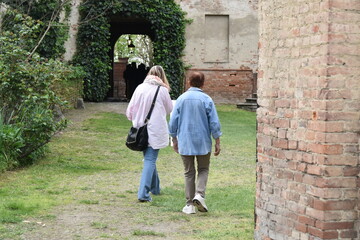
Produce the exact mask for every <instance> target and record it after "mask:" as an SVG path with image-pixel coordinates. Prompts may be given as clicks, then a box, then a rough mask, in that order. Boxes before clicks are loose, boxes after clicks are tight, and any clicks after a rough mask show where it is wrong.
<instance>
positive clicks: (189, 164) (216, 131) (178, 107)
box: [169, 72, 222, 214]
mask: <svg viewBox="0 0 360 240" xmlns="http://www.w3.org/2000/svg"><path fill="white" fill-rule="evenodd" d="M204 81H205V77H204V74H203V73H201V72H193V73H192V74H191V75H190V77H189V82H190V88H189V89H188V90H187V91H186V92H185V93H183V94H182V95H181V96H180V97H179V98H178V99H177V100H176V104H175V107H174V109H173V112H172V114H171V117H170V122H169V133H170V135H171V137H172V138H173V148H174V150H175V152H177V153H179V154H180V155H181V158H182V160H183V163H184V175H185V196H186V206H185V207H184V208H183V210H182V211H183V212H184V213H186V214H193V213H196V211H195V206H196V207H197V209H198V211H200V212H207V211H208V208H207V206H206V204H205V190H206V184H207V180H208V174H209V166H210V155H211V146H212V140H211V137H213V138H214V139H215V152H214V155H215V156H217V155H219V153H220V136H221V135H222V132H221V130H220V128H221V126H220V122H219V118H218V115H217V111H216V108H215V104H214V102H213V100H212V99H211V98H210V97H209V96H208V95H207V94H205V93H204V92H203V91H202V89H201V88H202V87H203V86H204ZM195 159H196V161H197V173H198V174H197V183H195V178H196V169H195Z"/></svg>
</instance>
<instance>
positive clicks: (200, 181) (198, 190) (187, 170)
mask: <svg viewBox="0 0 360 240" xmlns="http://www.w3.org/2000/svg"><path fill="white" fill-rule="evenodd" d="M210 155H211V153H208V154H206V155H197V156H185V155H181V158H182V160H183V163H184V176H185V197H186V204H187V205H194V204H193V202H192V200H193V198H194V197H195V194H200V195H201V196H202V197H203V198H205V190H206V184H207V180H208V175H209V166H210ZM195 158H196V161H197V172H198V175H197V184H196V186H195V180H196V170H195Z"/></svg>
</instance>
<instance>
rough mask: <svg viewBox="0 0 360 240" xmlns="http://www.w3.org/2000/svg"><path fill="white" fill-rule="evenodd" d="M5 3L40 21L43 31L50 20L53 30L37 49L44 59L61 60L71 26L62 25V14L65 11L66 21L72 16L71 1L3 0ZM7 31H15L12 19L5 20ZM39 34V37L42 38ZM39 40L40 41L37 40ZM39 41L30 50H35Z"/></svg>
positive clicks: (30, 46) (50, 30) (51, 29)
mask: <svg viewBox="0 0 360 240" xmlns="http://www.w3.org/2000/svg"><path fill="white" fill-rule="evenodd" d="M3 1H4V3H6V4H7V5H9V6H11V7H13V8H14V9H17V10H18V11H20V12H21V13H22V14H26V15H28V16H30V17H31V18H32V19H35V20H38V24H39V25H41V31H43V32H44V31H45V29H46V28H47V27H48V24H49V22H50V20H52V22H51V28H50V29H49V31H48V32H47V34H46V36H45V38H44V40H43V42H42V44H40V46H39V47H38V49H37V51H36V52H37V53H39V54H40V55H41V56H42V57H45V58H61V57H62V56H63V54H64V53H65V47H64V43H65V41H66V39H67V38H68V32H69V26H68V25H67V24H63V23H60V22H59V20H60V13H61V12H62V11H64V13H65V19H67V18H68V17H69V15H70V8H69V7H70V3H71V2H70V1H69V0H65V1H59V0H41V1H24V0H17V1H14V0H3ZM4 20H5V21H4V22H5V29H13V26H12V21H11V18H7V16H6V17H5V19H4ZM40 33H41V32H39V34H38V35H39V36H41V34H40ZM37 40H39V39H37ZM36 43H37V41H34V44H33V45H31V44H30V45H29V46H28V48H31V49H32V48H35V46H36Z"/></svg>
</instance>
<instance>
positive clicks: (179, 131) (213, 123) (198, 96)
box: [169, 87, 222, 155]
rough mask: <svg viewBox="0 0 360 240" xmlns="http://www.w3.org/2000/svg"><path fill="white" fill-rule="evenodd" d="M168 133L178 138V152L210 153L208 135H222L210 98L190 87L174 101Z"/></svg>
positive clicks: (209, 138) (186, 153)
mask: <svg viewBox="0 0 360 240" xmlns="http://www.w3.org/2000/svg"><path fill="white" fill-rule="evenodd" d="M169 134H170V136H172V137H177V138H178V148H179V153H180V154H181V155H206V154H208V153H209V152H211V144H212V141H211V136H212V137H213V138H214V139H216V138H219V137H220V136H221V135H222V132H221V125H220V121H219V117H218V114H217V111H216V108H215V104H214V102H213V100H212V99H211V97H209V96H208V95H207V94H205V93H204V92H203V91H202V90H201V89H200V88H196V87H191V88H189V89H188V90H187V91H186V92H185V93H183V94H182V95H181V96H180V97H179V98H178V99H177V100H176V103H175V107H174V109H173V112H172V114H171V117H170V122H169Z"/></svg>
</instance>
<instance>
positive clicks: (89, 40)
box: [74, 0, 188, 101]
mask: <svg viewBox="0 0 360 240" xmlns="http://www.w3.org/2000/svg"><path fill="white" fill-rule="evenodd" d="M111 15H116V16H124V17H130V16H131V17H141V18H142V19H145V20H147V21H148V22H150V23H151V30H152V31H153V32H154V36H155V38H154V39H152V40H153V48H154V64H157V65H161V66H163V67H164V70H165V71H166V75H167V77H168V80H169V82H170V85H171V88H172V91H171V96H172V97H173V98H176V97H178V96H179V95H180V94H181V90H182V87H183V86H182V83H183V78H184V72H185V70H184V69H185V67H184V63H183V62H182V60H181V57H182V52H183V50H184V48H185V26H186V24H187V23H188V20H186V19H185V12H183V11H182V10H181V8H180V6H179V5H177V4H176V3H175V2H174V1H172V0H121V1H120V0H101V1H99V0H87V1H84V2H83V4H82V5H81V6H80V18H81V22H82V24H81V25H80V27H79V32H78V36H77V49H78V51H77V54H76V56H75V58H74V62H75V63H77V64H80V65H81V66H83V68H84V70H85V71H86V73H87V74H86V78H85V81H84V84H85V86H84V95H85V96H84V97H85V99H86V100H90V101H102V100H104V99H105V97H106V95H107V92H108V90H109V71H110V70H111V59H110V56H109V51H110V49H111V46H109V43H110V20H109V17H110V16H111Z"/></svg>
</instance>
